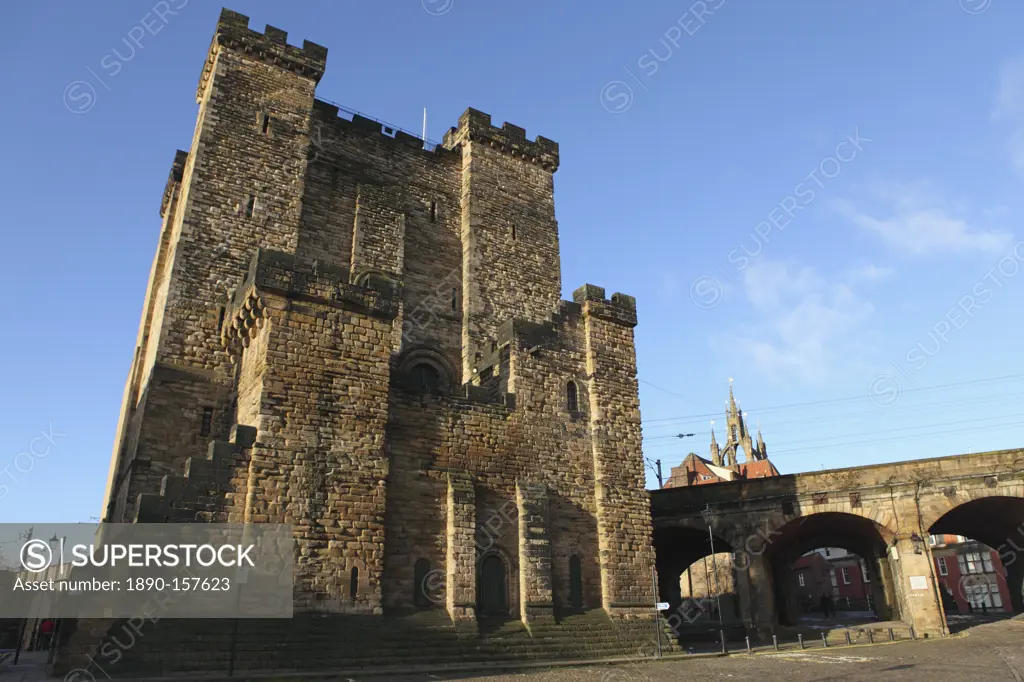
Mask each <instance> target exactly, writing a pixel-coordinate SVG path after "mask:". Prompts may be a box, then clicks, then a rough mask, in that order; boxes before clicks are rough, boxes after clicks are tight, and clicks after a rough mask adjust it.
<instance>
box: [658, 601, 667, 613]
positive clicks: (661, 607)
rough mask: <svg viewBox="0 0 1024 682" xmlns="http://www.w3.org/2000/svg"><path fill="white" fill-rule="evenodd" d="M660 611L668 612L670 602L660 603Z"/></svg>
mask: <svg viewBox="0 0 1024 682" xmlns="http://www.w3.org/2000/svg"><path fill="white" fill-rule="evenodd" d="M658 610H659V611H668V602H667V601H660V602H658Z"/></svg>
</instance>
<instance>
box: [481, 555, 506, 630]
mask: <svg viewBox="0 0 1024 682" xmlns="http://www.w3.org/2000/svg"><path fill="white" fill-rule="evenodd" d="M478 594H479V598H478V601H479V603H478V605H477V608H478V610H479V613H480V615H481V616H507V615H508V612H509V609H508V570H507V568H506V566H505V562H504V561H503V560H502V558H501V557H500V556H498V555H497V554H488V555H487V556H485V557H484V560H483V561H482V562H480V581H479V590H478Z"/></svg>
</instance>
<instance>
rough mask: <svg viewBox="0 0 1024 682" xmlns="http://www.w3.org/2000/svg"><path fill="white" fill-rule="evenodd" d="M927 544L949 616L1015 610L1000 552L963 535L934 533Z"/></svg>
mask: <svg viewBox="0 0 1024 682" xmlns="http://www.w3.org/2000/svg"><path fill="white" fill-rule="evenodd" d="M928 543H929V544H930V545H931V550H932V556H933V557H934V558H935V576H936V578H937V579H938V581H939V585H940V586H941V587H942V591H943V597H942V601H943V606H944V607H945V609H946V615H950V614H951V613H978V612H982V613H986V612H996V613H999V612H1009V611H1013V605H1012V603H1011V601H1010V589H1009V586H1008V585H1007V583H1006V569H1005V568H1004V567H1003V563H1002V562H1001V561H1000V560H999V553H998V552H996V551H995V550H993V549H992V548H991V547H988V546H987V545H983V544H981V543H980V542H974V541H973V540H968V539H967V538H965V537H963V536H961V535H932V536H931V537H930V538H929V540H928Z"/></svg>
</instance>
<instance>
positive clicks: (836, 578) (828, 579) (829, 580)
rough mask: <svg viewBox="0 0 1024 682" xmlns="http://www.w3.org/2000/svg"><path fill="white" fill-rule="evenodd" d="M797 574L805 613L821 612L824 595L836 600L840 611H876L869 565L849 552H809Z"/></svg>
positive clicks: (795, 567)
mask: <svg viewBox="0 0 1024 682" xmlns="http://www.w3.org/2000/svg"><path fill="white" fill-rule="evenodd" d="M793 575H794V577H793V580H794V581H795V583H796V584H795V585H794V591H795V593H796V595H797V598H798V601H799V603H800V605H801V606H802V607H803V611H805V612H806V611H810V610H815V609H817V608H818V604H819V600H820V599H821V595H823V594H826V595H829V596H830V597H832V599H833V601H834V603H835V605H836V608H837V609H838V610H846V611H870V610H872V604H871V580H870V578H869V577H868V572H867V565H866V564H865V563H864V560H863V559H862V558H861V557H860V556H858V555H856V554H853V553H851V552H847V551H846V550H845V549H838V548H835V547H827V548H824V549H818V550H815V551H813V552H808V553H807V554H805V555H804V556H802V557H800V558H799V559H798V560H797V561H796V563H794V564H793Z"/></svg>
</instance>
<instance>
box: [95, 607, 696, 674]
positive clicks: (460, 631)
mask: <svg viewBox="0 0 1024 682" xmlns="http://www.w3.org/2000/svg"><path fill="white" fill-rule="evenodd" d="M111 637H112V638H113V639H111ZM128 638H129V635H128V634H127V631H125V630H124V628H123V626H121V625H120V624H118V625H115V626H114V627H113V628H112V629H111V631H110V635H108V642H107V644H108V647H109V646H111V645H112V646H114V647H117V648H118V649H119V650H121V652H122V656H121V657H120V659H119V661H118V662H117V663H116V664H114V665H108V666H104V671H105V672H106V673H107V674H109V675H111V676H112V677H136V678H144V677H165V676H195V675H199V674H202V675H203V676H226V675H227V673H228V670H229V669H231V668H232V667H233V673H234V674H235V675H246V674H252V673H285V674H287V673H303V672H313V671H317V672H330V671H348V670H353V671H354V670H363V669H375V670H385V669H395V670H398V669H413V668H417V669H443V668H446V667H458V666H480V667H487V666H488V665H495V664H515V663H520V662H545V661H569V660H594V659H611V658H631V659H644V658H652V657H653V656H654V655H655V652H656V651H657V640H656V638H655V625H654V623H653V622H652V621H650V620H621V619H612V618H610V617H609V616H608V614H607V613H606V612H605V611H603V610H600V609H598V610H592V611H587V612H583V613H577V614H573V615H566V616H564V617H561V618H557V619H554V620H551V619H549V620H547V621H538V622H534V623H531V625H530V627H529V628H527V627H526V626H525V625H524V624H523V623H522V622H521V621H519V620H481V621H479V622H477V623H466V624H458V625H457V624H455V623H453V622H452V620H451V619H450V618H449V617H448V614H447V613H446V612H444V611H439V610H438V611H425V612H421V613H417V614H414V615H410V616H403V617H387V616H319V617H318V616H305V615H297V616H296V617H295V618H293V619H291V620H238V621H231V620H188V621H185V620H166V619H164V620H161V621H158V622H157V623H146V624H145V625H143V626H142V628H141V632H139V633H138V635H137V636H135V637H132V638H131V639H132V641H130V642H129V641H127V640H128ZM661 647H662V653H663V654H671V653H682V652H683V649H682V648H680V647H679V645H678V644H676V643H675V642H674V641H672V639H671V636H670V634H669V631H668V629H667V628H666V627H664V624H663V627H662V633H661ZM232 648H233V649H234V653H233V655H232ZM109 650H110V649H109V648H108V651H109ZM232 658H233V663H232ZM100 662H101V664H102V661H100Z"/></svg>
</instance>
